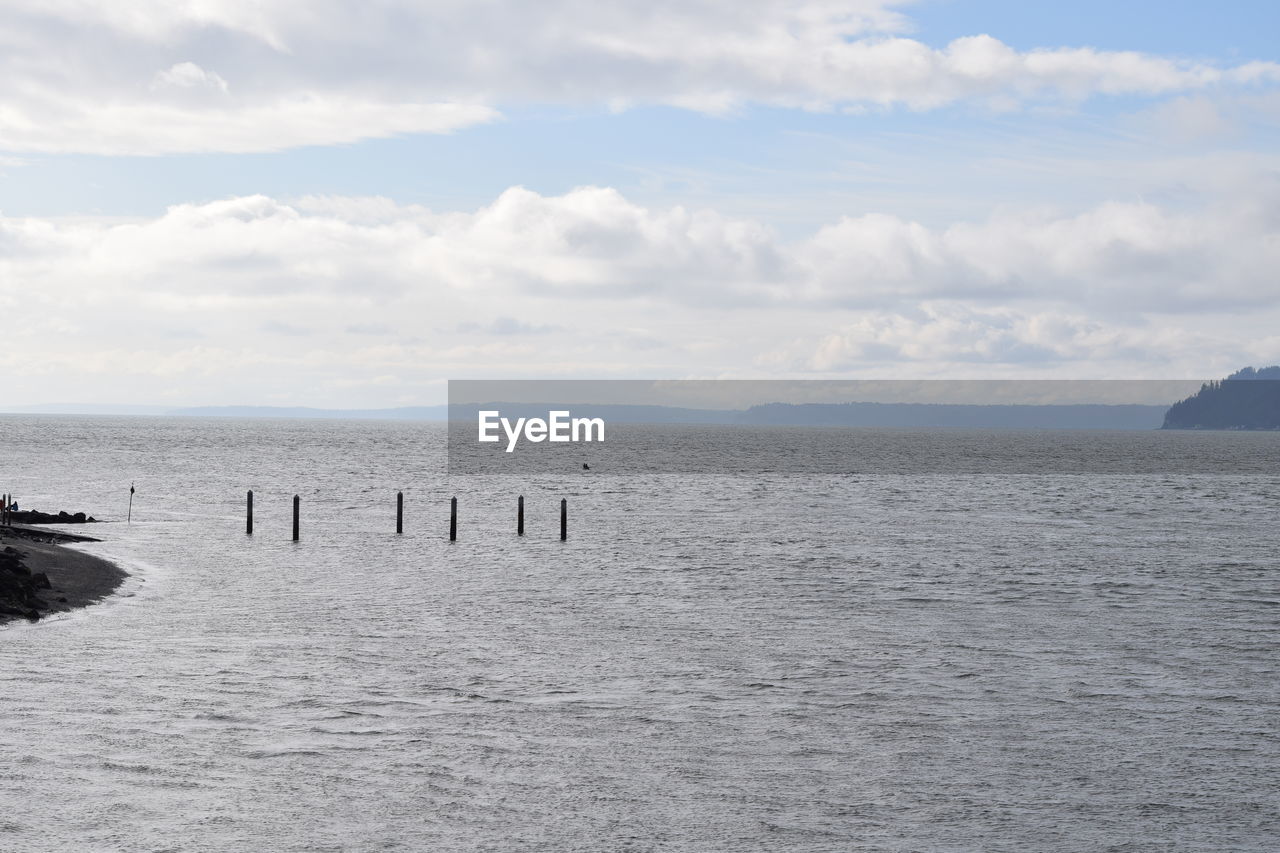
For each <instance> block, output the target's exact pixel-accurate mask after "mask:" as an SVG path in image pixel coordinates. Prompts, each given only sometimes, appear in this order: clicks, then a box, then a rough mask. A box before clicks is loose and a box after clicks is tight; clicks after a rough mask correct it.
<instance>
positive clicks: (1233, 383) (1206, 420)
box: [1162, 366, 1280, 430]
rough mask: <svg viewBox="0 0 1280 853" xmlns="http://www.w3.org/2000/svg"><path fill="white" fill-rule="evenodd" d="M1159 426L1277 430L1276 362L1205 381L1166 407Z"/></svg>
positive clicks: (1279, 387) (1279, 388)
mask: <svg viewBox="0 0 1280 853" xmlns="http://www.w3.org/2000/svg"><path fill="white" fill-rule="evenodd" d="M1162 429H1233V430H1280V366H1272V367H1264V368H1261V369H1260V370H1254V369H1253V368H1252V367H1246V368H1244V369H1243V370H1237V371H1236V372H1235V373H1233V374H1231V375H1230V376H1228V377H1227V378H1226V379H1222V380H1215V381H1213V382H1206V383H1205V384H1204V385H1202V386H1200V390H1199V391H1198V392H1196V393H1195V394H1194V395H1193V396H1191V397H1188V398H1187V399H1185V400H1180V401H1179V402H1177V403H1174V404H1173V405H1172V406H1170V407H1169V411H1168V412H1166V413H1165V416H1164V426H1163V427H1162Z"/></svg>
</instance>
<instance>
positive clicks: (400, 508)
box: [396, 492, 404, 533]
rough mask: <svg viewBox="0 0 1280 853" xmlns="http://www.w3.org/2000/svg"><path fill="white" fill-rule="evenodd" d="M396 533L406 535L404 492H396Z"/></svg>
mask: <svg viewBox="0 0 1280 853" xmlns="http://www.w3.org/2000/svg"><path fill="white" fill-rule="evenodd" d="M396 533H404V492H396Z"/></svg>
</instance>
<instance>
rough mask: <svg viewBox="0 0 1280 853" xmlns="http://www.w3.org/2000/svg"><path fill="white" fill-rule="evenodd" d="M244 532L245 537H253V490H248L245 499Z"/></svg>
mask: <svg viewBox="0 0 1280 853" xmlns="http://www.w3.org/2000/svg"><path fill="white" fill-rule="evenodd" d="M244 532H245V535H246V536H252V535H253V489H250V490H249V494H248V496H247V497H246V498H245V508H244Z"/></svg>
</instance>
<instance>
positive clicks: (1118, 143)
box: [0, 0, 1280, 408]
mask: <svg viewBox="0 0 1280 853" xmlns="http://www.w3.org/2000/svg"><path fill="white" fill-rule="evenodd" d="M1277 32H1280V4H1276V3H1273V2H1244V0H1223V1H1222V2H1218V3H1214V4H1208V3H1203V2H1197V1H1196V0H1163V1H1162V2H1146V0H1133V2H1127V3H1123V4H1121V3H1115V2H1114V0H1111V2H1107V3H1102V2H1095V0H1081V2H1074V3H1071V4H1058V3H1027V2H1013V0H915V2H907V1H906V0H789V2H769V0H734V2H728V1H727V0H678V2H677V1H676V0H645V2H638V0H636V1H635V2H633V0H616V2H601V0H593V1H592V2H587V0H543V2H540V3H536V4H535V3H527V2H524V3H521V2H501V0H467V2H461V0H439V2H429V3H428V2H403V1H402V0H366V2H361V3H355V2H342V1H341V0H298V1H297V2H294V1H293V0H280V2H261V0H189V2H180V1H176V0H116V2H111V3H104V2H93V0H0V72H2V73H3V78H2V79H3V80H4V84H3V86H0V336H2V338H3V345H4V350H3V359H4V363H5V365H6V367H7V370H6V374H7V375H6V379H5V382H4V383H3V386H0V387H2V388H3V390H0V408H3V407H6V406H11V407H17V406H30V405H40V404H51V403H72V402H74V403H85V404H99V405H101V404H133V405H156V406H191V405H277V406H299V405H303V406H316V407H324V408H374V407H393V406H416V405H433V404H438V403H442V402H444V399H445V381H446V380H447V379H450V378H452V379H463V378H469V379H481V378H499V379H525V378H538V379H581V378H590V379H612V378H619V379H636V378H646V379H693V378H708V379H711V378H714V379H726V378H735V379H911V380H917V379H1182V378H1188V377H1205V378H1208V377H1214V376H1223V375H1226V374H1227V373H1230V372H1232V371H1234V370H1236V369H1238V368H1240V367H1243V366H1245V365H1255V366H1262V365H1263V364H1274V363H1276V362H1278V361H1280V287H1278V286H1277V275H1276V271H1277V270H1280V146H1277V141H1278V135H1280V134H1278V133H1277V130H1278V127H1280V55H1278V54H1280V42H1277V40H1276V39H1275V38H1274V35H1275V33H1277Z"/></svg>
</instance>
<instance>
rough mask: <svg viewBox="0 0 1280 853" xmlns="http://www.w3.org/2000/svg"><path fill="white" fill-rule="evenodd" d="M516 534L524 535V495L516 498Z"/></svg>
mask: <svg viewBox="0 0 1280 853" xmlns="http://www.w3.org/2000/svg"><path fill="white" fill-rule="evenodd" d="M516 535H517V536H523V535H524V495H521V496H520V497H519V498H518V499H517V500H516Z"/></svg>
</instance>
